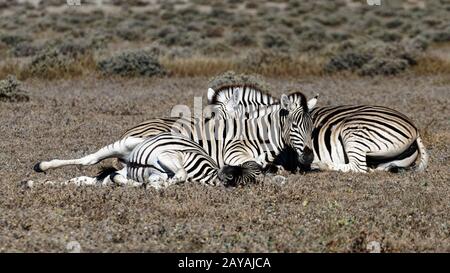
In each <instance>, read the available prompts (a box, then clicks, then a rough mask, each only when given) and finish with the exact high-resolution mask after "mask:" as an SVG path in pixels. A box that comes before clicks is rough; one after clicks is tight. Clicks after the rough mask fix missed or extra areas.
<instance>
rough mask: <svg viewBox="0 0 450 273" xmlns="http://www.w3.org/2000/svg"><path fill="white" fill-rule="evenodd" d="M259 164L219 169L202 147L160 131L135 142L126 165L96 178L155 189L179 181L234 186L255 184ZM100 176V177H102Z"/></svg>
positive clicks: (105, 181) (184, 138) (245, 164)
mask: <svg viewBox="0 0 450 273" xmlns="http://www.w3.org/2000/svg"><path fill="white" fill-rule="evenodd" d="M260 174H261V167H260V166H259V165H258V164H254V162H252V161H250V162H245V163H243V164H242V165H240V166H224V167H223V168H221V169H219V167H218V166H217V164H216V162H214V160H213V159H212V158H211V157H210V156H209V155H208V154H206V152H205V150H203V148H202V147H200V146H199V145H198V144H197V143H195V142H193V141H192V140H190V139H188V138H186V137H183V136H181V135H173V134H171V133H161V134H159V135H156V136H155V137H152V138H148V139H146V140H145V141H144V142H142V143H140V144H139V145H137V146H136V147H135V148H134V149H133V150H132V152H131V153H130V154H129V156H128V159H127V161H126V167H125V168H123V169H122V170H120V171H117V170H114V169H108V172H107V173H102V174H101V176H99V177H97V180H102V181H99V182H101V183H102V184H107V183H108V182H110V181H111V182H113V183H115V184H128V183H129V180H133V181H135V182H138V183H142V184H147V185H149V186H151V187H154V188H156V189H160V188H164V187H167V186H170V185H173V184H177V183H181V182H185V181H188V182H198V183H201V184H205V185H218V184H223V185H225V186H237V185H245V184H250V183H255V182H256V179H257V176H258V175H260ZM103 177H104V178H103Z"/></svg>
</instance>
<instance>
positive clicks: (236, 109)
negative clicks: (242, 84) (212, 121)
mask: <svg viewBox="0 0 450 273" xmlns="http://www.w3.org/2000/svg"><path fill="white" fill-rule="evenodd" d="M214 92H215V91H214V90H213V89H212V88H209V89H208V102H209V101H211V100H212V98H211V96H212V95H211V94H212V93H214ZM220 95H222V97H223V96H225V95H224V94H220ZM227 95H228V94H227ZM241 108H242V101H241V93H240V90H239V89H238V88H236V89H235V90H234V92H233V93H230V97H229V98H226V99H225V98H221V99H217V100H215V101H214V103H213V104H209V105H208V106H207V109H206V116H207V117H208V118H223V119H227V118H234V117H236V116H238V115H239V113H240V112H241V111H242V110H240V109H241Z"/></svg>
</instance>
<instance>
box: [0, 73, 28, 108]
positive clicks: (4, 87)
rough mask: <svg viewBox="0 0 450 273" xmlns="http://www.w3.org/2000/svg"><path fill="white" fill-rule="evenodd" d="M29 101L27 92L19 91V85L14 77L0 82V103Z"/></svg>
mask: <svg viewBox="0 0 450 273" xmlns="http://www.w3.org/2000/svg"><path fill="white" fill-rule="evenodd" d="M29 99H30V98H29V97H28V94H27V92H26V91H25V90H23V89H21V83H20V82H19V81H17V79H16V78H15V77H14V76H11V75H10V76H8V77H7V78H6V79H4V80H0V102H1V101H6V102H21V101H28V100H29Z"/></svg>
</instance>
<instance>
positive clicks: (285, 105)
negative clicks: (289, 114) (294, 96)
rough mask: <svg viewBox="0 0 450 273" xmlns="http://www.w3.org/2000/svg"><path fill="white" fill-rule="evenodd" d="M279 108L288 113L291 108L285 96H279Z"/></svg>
mask: <svg viewBox="0 0 450 273" xmlns="http://www.w3.org/2000/svg"><path fill="white" fill-rule="evenodd" d="M280 102H281V108H283V109H284V110H288V111H290V110H291V108H292V102H291V100H289V97H288V96H287V95H286V94H283V95H281V100H280Z"/></svg>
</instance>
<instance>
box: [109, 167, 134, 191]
mask: <svg viewBox="0 0 450 273" xmlns="http://www.w3.org/2000/svg"><path fill="white" fill-rule="evenodd" d="M108 178H109V179H110V181H111V182H113V183H114V184H117V185H121V186H132V187H139V186H142V183H139V182H136V181H134V180H131V179H128V178H127V168H123V169H121V170H120V171H117V172H114V173H112V174H111V175H110V176H109V177H108ZM108 178H105V180H106V179H108Z"/></svg>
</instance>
